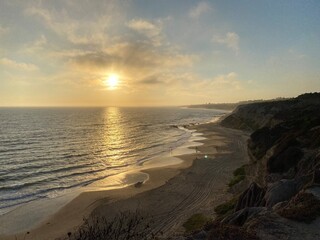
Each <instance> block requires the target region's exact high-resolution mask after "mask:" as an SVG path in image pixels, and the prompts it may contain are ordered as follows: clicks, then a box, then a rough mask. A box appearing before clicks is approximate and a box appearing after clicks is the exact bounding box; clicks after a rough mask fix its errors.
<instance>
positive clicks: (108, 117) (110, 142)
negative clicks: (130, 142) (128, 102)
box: [103, 107, 125, 166]
mask: <svg viewBox="0 0 320 240" xmlns="http://www.w3.org/2000/svg"><path fill="white" fill-rule="evenodd" d="M123 120H124V119H123V114H122V112H121V109H119V108H117V107H108V108H105V110H104V133H103V139H104V147H105V156H106V159H105V160H104V161H105V163H107V164H108V165H111V166H114V165H122V164H124V161H123V160H122V161H121V160H120V159H121V156H122V155H123V154H124V152H123V151H124V149H125V148H124V145H125V134H124V129H123V128H124V126H123Z"/></svg>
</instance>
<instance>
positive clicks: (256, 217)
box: [208, 93, 320, 240]
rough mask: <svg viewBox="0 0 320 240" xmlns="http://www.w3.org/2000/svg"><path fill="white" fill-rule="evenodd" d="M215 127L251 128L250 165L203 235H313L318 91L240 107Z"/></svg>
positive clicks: (318, 189) (319, 157) (319, 216)
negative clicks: (292, 97)
mask: <svg viewBox="0 0 320 240" xmlns="http://www.w3.org/2000/svg"><path fill="white" fill-rule="evenodd" d="M221 125H222V126H224V127H229V128H236V129H241V130H245V131H250V132H251V135H250V138H249V140H248V146H247V147H248V153H249V156H250V163H249V164H247V165H245V166H243V169H244V172H245V178H244V180H242V181H240V182H239V183H236V184H235V185H233V186H232V187H231V190H232V191H233V192H234V199H233V200H232V202H229V203H225V204H223V205H222V206H220V208H217V210H219V211H216V212H217V213H218V214H219V217H218V219H217V220H216V221H215V223H214V224H213V225H212V226H211V227H209V228H208V229H209V230H208V231H209V232H211V237H210V238H209V239H233V238H232V237H231V235H230V234H232V232H235V231H238V234H236V235H237V236H238V238H239V239H268V240H270V239H305V240H306V239H319V238H320V230H319V229H320V93H310V94H303V95H300V96H298V97H297V98H294V99H290V100H281V101H274V102H262V103H253V104H248V105H241V106H238V107H237V109H235V111H234V112H232V113H231V114H230V115H229V116H227V117H226V118H225V119H224V120H222V122H221ZM244 183H245V186H247V187H246V188H244V187H243V186H244ZM240 190H242V191H240ZM221 209H224V211H221ZM239 231H240V232H239ZM233 234H235V233H233ZM236 235H235V236H236ZM245 235H246V236H247V238H246V237H243V238H241V236H245ZM217 236H220V237H217ZM248 236H249V237H248ZM238 238H237V239H238Z"/></svg>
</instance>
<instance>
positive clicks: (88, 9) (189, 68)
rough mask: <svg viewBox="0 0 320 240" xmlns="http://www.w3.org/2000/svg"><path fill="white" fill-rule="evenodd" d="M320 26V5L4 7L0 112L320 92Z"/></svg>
mask: <svg viewBox="0 0 320 240" xmlns="http://www.w3.org/2000/svg"><path fill="white" fill-rule="evenodd" d="M319 26H320V1H319V0H268V1H265V0H212V1H209V0H208V1H201V0H200V1H199V0H104V1H102V0H68V1H64V0H10V1H0V106H171V105H187V104H199V103H209V102H210V103H224V102H237V101H243V100H253V99H271V98H276V97H294V96H297V95H299V94H301V93H305V92H316V91H320V27H319ZM110 77H111V78H113V79H116V80H115V81H116V84H114V85H116V86H111V85H110V81H108V80H109V79H110ZM108 82H109V83H108Z"/></svg>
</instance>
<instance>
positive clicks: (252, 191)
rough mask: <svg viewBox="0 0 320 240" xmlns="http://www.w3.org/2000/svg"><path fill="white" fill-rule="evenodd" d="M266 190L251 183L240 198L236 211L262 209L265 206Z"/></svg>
mask: <svg viewBox="0 0 320 240" xmlns="http://www.w3.org/2000/svg"><path fill="white" fill-rule="evenodd" d="M265 193H266V192H265V190H264V189H263V188H261V187H259V186H258V185H257V184H256V183H255V182H253V183H251V184H250V186H249V187H248V189H247V190H245V191H244V192H243V193H242V194H241V195H240V196H239V198H238V201H237V204H236V205H235V209H234V211H235V212H236V211H239V210H241V209H244V208H247V207H260V206H264V205H265V199H264V195H265Z"/></svg>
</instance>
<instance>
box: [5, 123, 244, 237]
mask: <svg viewBox="0 0 320 240" xmlns="http://www.w3.org/2000/svg"><path fill="white" fill-rule="evenodd" d="M191 128H192V129H195V130H197V132H200V133H203V137H205V139H203V140H200V142H201V143H202V145H201V146H198V147H197V149H198V153H195V150H194V147H191V149H192V148H193V149H192V150H191V151H190V152H193V153H191V154H186V155H181V156H179V158H180V159H182V160H183V161H182V162H181V163H179V164H175V165H170V166H158V167H157V166H156V167H154V168H150V169H148V168H147V169H144V170H141V172H142V173H143V174H147V176H148V180H147V181H146V182H145V183H144V184H143V185H142V186H141V187H139V188H137V187H134V186H129V187H126V188H123V189H114V190H107V191H104V190H101V191H87V192H83V193H81V194H80V195H79V196H77V197H76V198H75V199H73V200H72V201H71V202H69V203H68V204H66V205H65V206H64V207H62V208H61V209H60V210H59V211H58V212H56V213H55V214H53V215H51V216H50V217H49V218H48V219H46V220H45V221H42V222H41V223H40V224H38V225H37V226H36V227H34V228H32V229H30V230H28V232H29V234H27V235H26V232H23V233H19V234H10V235H7V236H0V238H1V239H15V237H17V239H24V237H25V239H39V240H40V239H56V238H58V237H66V236H67V233H68V232H72V231H74V230H75V229H76V228H77V226H79V225H81V223H82V222H83V218H84V217H87V216H89V215H90V214H98V213H99V214H102V215H103V216H106V217H108V218H113V216H115V215H116V214H117V213H119V211H125V210H130V211H135V210H137V209H138V210H140V211H141V212H143V213H144V214H146V216H148V218H150V219H152V222H153V223H152V224H153V225H152V226H151V227H152V228H153V229H154V231H155V232H164V233H165V234H164V235H168V234H172V233H173V232H175V233H182V232H183V228H182V227H181V226H182V223H183V222H185V221H186V219H188V217H190V216H191V215H192V214H194V213H203V214H206V215H208V216H214V210H213V209H214V207H215V206H216V205H218V204H220V203H222V202H223V201H225V200H226V199H227V198H229V197H230V196H231V194H230V193H228V191H227V185H226V184H227V183H228V181H229V180H230V178H231V174H232V171H233V170H234V169H236V168H237V167H239V166H241V165H242V164H244V163H246V162H247V161H248V156H247V151H246V140H247V138H248V136H247V135H246V134H245V133H243V132H241V131H237V130H232V129H226V128H223V127H221V126H219V125H218V124H216V123H209V124H203V125H197V126H192V127H191ZM140 174H141V173H140ZM3 224H4V223H2V225H3ZM2 227H3V226H2ZM25 235H26V236H25Z"/></svg>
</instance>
